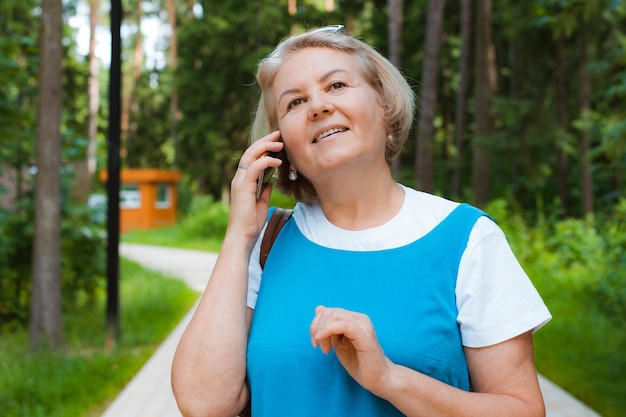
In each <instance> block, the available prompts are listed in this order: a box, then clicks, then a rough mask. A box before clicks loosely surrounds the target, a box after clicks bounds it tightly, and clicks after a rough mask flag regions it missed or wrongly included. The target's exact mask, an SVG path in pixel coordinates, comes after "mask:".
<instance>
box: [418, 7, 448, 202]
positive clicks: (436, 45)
mask: <svg viewBox="0 0 626 417" xmlns="http://www.w3.org/2000/svg"><path fill="white" fill-rule="evenodd" d="M443 7H444V2H443V0H429V2H428V18H427V29H426V45H425V54H424V55H425V56H424V69H423V72H422V94H421V96H422V97H421V98H422V108H421V111H420V116H419V123H418V127H417V155H416V158H415V165H416V170H415V172H416V173H417V181H416V183H417V184H416V187H417V189H419V190H422V191H426V192H432V190H433V156H432V141H433V135H434V125H433V120H434V119H435V110H436V108H437V80H438V73H439V49H440V46H441V30H442V24H443Z"/></svg>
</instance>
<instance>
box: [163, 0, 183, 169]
mask: <svg viewBox="0 0 626 417" xmlns="http://www.w3.org/2000/svg"><path fill="white" fill-rule="evenodd" d="M165 4H166V8H167V21H168V22H169V24H170V30H171V31H172V33H171V35H170V45H169V50H168V52H169V62H168V69H169V71H170V73H171V74H172V76H174V74H176V68H177V67H178V33H177V30H178V29H177V28H178V25H177V23H176V22H177V20H178V14H177V13H176V2H175V1H174V0H165ZM179 117H180V107H179V105H178V93H177V91H176V83H175V82H174V83H172V92H171V94H170V120H171V137H172V146H173V148H174V158H173V159H174V161H173V163H174V166H176V162H177V150H178V130H177V125H178V119H179Z"/></svg>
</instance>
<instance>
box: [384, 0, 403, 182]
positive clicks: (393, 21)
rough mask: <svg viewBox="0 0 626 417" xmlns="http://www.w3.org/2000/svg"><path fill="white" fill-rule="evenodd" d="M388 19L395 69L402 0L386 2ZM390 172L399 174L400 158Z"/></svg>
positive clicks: (399, 57)
mask: <svg viewBox="0 0 626 417" xmlns="http://www.w3.org/2000/svg"><path fill="white" fill-rule="evenodd" d="M387 4H388V7H389V19H388V22H389V24H388V33H389V60H390V61H391V63H392V64H393V65H395V66H396V68H400V66H401V65H402V49H401V47H402V25H403V21H404V19H403V17H404V14H403V8H402V0H388V2H387ZM391 172H392V174H393V175H394V177H395V176H397V175H398V174H399V173H400V158H396V159H395V160H394V161H393V163H392V165H391Z"/></svg>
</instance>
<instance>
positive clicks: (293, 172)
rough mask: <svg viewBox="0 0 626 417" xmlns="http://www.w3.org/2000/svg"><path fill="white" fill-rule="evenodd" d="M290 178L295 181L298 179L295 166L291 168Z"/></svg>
mask: <svg viewBox="0 0 626 417" xmlns="http://www.w3.org/2000/svg"><path fill="white" fill-rule="evenodd" d="M289 179H290V180H291V181H295V180H297V179H298V171H296V169H295V168H289Z"/></svg>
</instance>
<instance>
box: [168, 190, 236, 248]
mask: <svg viewBox="0 0 626 417" xmlns="http://www.w3.org/2000/svg"><path fill="white" fill-rule="evenodd" d="M227 226H228V206H227V205H226V204H224V203H221V202H216V201H214V199H213V197H212V196H210V195H197V196H194V197H193V198H192V200H191V204H190V206H189V212H188V213H187V216H185V218H184V219H183V220H182V221H181V222H180V227H181V228H182V229H183V230H184V231H185V232H186V233H188V234H190V235H192V236H200V237H202V238H211V237H220V238H222V237H223V236H224V234H225V233H226V227H227Z"/></svg>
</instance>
